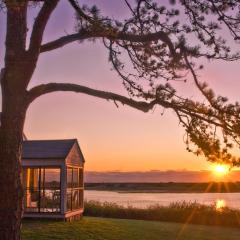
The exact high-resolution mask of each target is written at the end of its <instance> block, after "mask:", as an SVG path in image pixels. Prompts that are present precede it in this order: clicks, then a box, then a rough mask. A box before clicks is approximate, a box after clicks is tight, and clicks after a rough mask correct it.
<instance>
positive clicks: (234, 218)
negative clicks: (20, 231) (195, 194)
mask: <svg viewBox="0 0 240 240" xmlns="http://www.w3.org/2000/svg"><path fill="white" fill-rule="evenodd" d="M84 214H85V215H86V216H93V217H107V218H122V219H137V220H151V221H167V222H179V223H185V222H188V223H192V224H202V225H211V226H225V227H240V211H239V210H234V209H229V208H221V209H218V210H217V209H216V207H215V206H205V205H201V204H197V203H188V202H179V203H172V204H170V205H169V206H161V205H154V206H151V207H149V208H147V209H141V208H135V207H131V206H129V207H127V208H126V207H123V206H119V205H117V204H115V203H109V202H105V203H100V202H96V201H89V202H86V203H85V212H84Z"/></svg>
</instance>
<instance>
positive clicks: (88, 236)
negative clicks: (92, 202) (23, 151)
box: [22, 217, 240, 240]
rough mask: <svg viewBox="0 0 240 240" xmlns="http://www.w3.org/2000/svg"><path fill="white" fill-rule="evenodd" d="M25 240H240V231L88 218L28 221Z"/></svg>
mask: <svg viewBox="0 0 240 240" xmlns="http://www.w3.org/2000/svg"><path fill="white" fill-rule="evenodd" d="M22 236H23V240H45V239H57V240H61V239H64V240H69V239H71V240H128V239H129V240H159V239H161V240H176V239H178V240H183V239H184V240H190V239H192V240H239V239H240V229H239V228H223V227H208V226H202V225H188V226H185V227H184V225H183V224H179V223H167V222H151V221H141V220H122V219H110V218H109V219H107V218H95V217H84V218H83V219H82V220H80V221H76V222H72V223H68V222H54V221H24V223H23V230H22Z"/></svg>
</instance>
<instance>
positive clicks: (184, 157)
mask: <svg viewBox="0 0 240 240" xmlns="http://www.w3.org/2000/svg"><path fill="white" fill-rule="evenodd" d="M82 2H83V1H82ZM85 2H87V3H89V4H91V3H96V4H97V5H98V6H99V8H101V9H103V10H104V11H103V12H104V13H106V14H108V15H110V16H114V17H117V16H121V17H124V16H127V13H128V12H127V11H126V9H125V8H124V5H123V1H109V0H98V1H96V0H95V1H93V0H91V1H90V0H88V1H85ZM34 12H36V9H35V10H32V12H31V14H30V16H29V19H30V22H31V19H32V17H33V16H34ZM5 17H6V16H5V14H4V13H0V22H1V30H0V47H1V49H4V36H5V30H4V28H5ZM3 26H4V28H3ZM73 31H74V14H73V11H72V10H71V8H70V7H69V5H68V3H67V1H61V2H60V4H59V6H58V7H57V9H56V10H55V12H54V14H53V15H52V17H51V20H50V22H49V24H48V26H47V30H46V33H45V36H44V41H48V40H53V39H55V38H57V37H58V36H62V35H64V34H66V33H69V34H70V33H72V32H73ZM0 54H1V55H0V66H1V67H2V66H3V51H1V52H0ZM239 72H240V70H239V63H226V62H220V61H217V62H214V63H207V64H205V69H204V70H203V71H202V73H201V79H202V80H204V81H207V82H209V84H210V86H212V87H213V88H214V89H215V91H216V93H218V94H222V95H226V96H228V97H229V98H230V99H232V100H239V88H240V83H239V79H238V78H239V77H238V76H239ZM47 82H72V83H79V84H81V85H86V86H90V87H93V88H96V89H101V90H112V91H114V92H117V93H122V94H125V91H124V89H123V87H122V85H121V80H120V79H119V77H118V76H117V74H116V73H115V72H113V71H111V65H110V64H109V63H108V57H107V51H106V50H105V49H104V48H103V47H102V45H101V43H100V42H96V43H95V44H94V43H92V42H85V43H83V44H78V43H74V44H71V45H68V46H66V47H64V48H62V49H59V50H56V51H53V52H50V53H44V54H42V56H41V57H40V60H39V63H38V66H37V69H36V72H35V74H34V77H33V79H32V82H31V85H30V86H33V85H36V84H40V83H47ZM178 84H179V86H178V88H179V89H180V90H182V91H183V93H184V94H186V95H189V96H193V95H196V94H197V92H196V90H193V83H192V81H191V80H190V81H189V82H188V83H187V84H184V83H178ZM161 112H162V110H161V109H160V108H157V109H155V111H154V112H150V113H147V114H144V113H142V112H138V111H137V110H134V109H131V108H129V107H122V106H120V107H119V108H116V106H115V105H114V104H113V103H112V102H107V101H104V100H100V99H97V98H93V97H90V96H85V95H82V94H74V93H55V94H51V95H46V96H44V97H41V98H39V99H38V100H36V101H35V102H34V103H33V104H32V105H31V107H30V109H29V111H28V114H27V119H26V124H25V133H26V135H27V137H28V138H29V139H62V138H77V139H78V140H79V143H80V145H81V148H82V151H83V153H84V155H85V158H86V169H87V170H92V171H110V170H122V171H138V170H140V171H148V170H153V169H156V170H167V169H174V170H179V169H189V170H199V169H208V168H209V163H207V162H206V161H205V160H204V158H202V157H196V156H194V155H192V154H191V153H188V152H186V151H185V145H184V144H183V141H182V138H183V133H184V132H183V130H182V129H181V127H179V126H178V122H177V119H176V118H175V116H174V114H173V113H172V112H171V111H166V112H165V114H164V116H161V114H160V113H161Z"/></svg>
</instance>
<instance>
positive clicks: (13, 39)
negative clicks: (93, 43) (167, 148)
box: [0, 0, 240, 240]
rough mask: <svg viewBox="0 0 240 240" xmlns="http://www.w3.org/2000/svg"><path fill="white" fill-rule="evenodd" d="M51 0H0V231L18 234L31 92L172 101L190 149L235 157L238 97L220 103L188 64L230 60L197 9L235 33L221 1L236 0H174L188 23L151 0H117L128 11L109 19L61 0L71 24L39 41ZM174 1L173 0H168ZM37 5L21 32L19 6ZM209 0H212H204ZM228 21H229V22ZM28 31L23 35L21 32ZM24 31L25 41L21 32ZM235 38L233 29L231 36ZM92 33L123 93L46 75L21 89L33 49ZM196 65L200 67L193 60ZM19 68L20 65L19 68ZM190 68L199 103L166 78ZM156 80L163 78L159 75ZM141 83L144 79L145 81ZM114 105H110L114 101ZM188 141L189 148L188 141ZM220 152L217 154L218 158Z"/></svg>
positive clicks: (149, 103)
mask: <svg viewBox="0 0 240 240" xmlns="http://www.w3.org/2000/svg"><path fill="white" fill-rule="evenodd" d="M58 2H59V0H35V1H34V0H33V1H29V0H4V1H2V3H1V5H0V6H1V8H2V9H3V10H4V11H6V17H7V31H6V49H5V66H4V67H3V68H2V70H1V75H0V80H1V89H2V114H1V127H0V193H1V196H0V239H2V240H5V239H6V240H9V239H11V240H15V239H20V226H21V216H22V199H23V189H22V184H21V152H22V133H23V127H24V121H25V115H26V112H27V109H28V107H29V105H30V104H31V103H32V102H33V101H34V100H35V99H36V98H38V97H40V96H42V95H44V94H47V93H51V92H56V91H72V92H78V93H83V94H88V95H91V96H94V97H98V98H101V99H106V100H111V101H114V102H115V103H116V105H117V103H121V104H123V105H128V106H130V107H133V108H135V109H137V110H140V111H143V112H147V111H149V110H150V109H152V108H153V107H154V106H155V105H159V106H162V107H163V108H169V109H172V110H173V111H174V112H175V113H176V115H177V117H178V118H179V121H180V123H181V124H182V125H183V127H184V128H185V129H186V134H187V138H186V143H187V144H188V145H189V144H190V143H193V144H194V145H195V146H196V147H197V149H196V150H194V151H195V152H196V153H197V154H199V153H203V154H204V155H205V156H206V157H207V158H208V159H209V160H210V161H219V159H221V161H225V162H228V163H230V164H231V165H236V164H238V163H239V160H238V159H235V158H234V157H233V156H232V155H231V154H230V153H228V148H230V147H231V143H229V142H228V139H229V137H230V139H231V140H232V141H235V142H238V137H239V112H240V107H239V104H228V103H227V102H226V99H225V98H223V97H215V96H214V94H213V92H212V90H211V89H209V87H208V86H207V84H205V83H200V82H199V80H198V77H197V74H196V71H197V69H199V66H198V67H197V65H196V64H194V63H193V62H192V59H197V58H200V57H206V58H211V59H224V60H237V59H239V54H238V53H236V54H231V53H230V49H229V47H228V46H227V45H226V43H225V42H224V41H223V39H221V38H217V37H216V34H217V30H218V24H217V23H216V22H212V23H211V24H208V23H202V22H204V21H203V19H201V17H200V16H201V14H199V11H200V10H198V7H201V13H202V14H211V15H213V16H216V15H217V16H219V18H220V19H219V20H218V21H223V22H224V24H225V25H226V26H227V27H228V28H229V30H230V32H231V33H232V34H233V33H236V34H238V33H239V32H238V31H239V28H238V27H239V16H238V15H237V14H236V18H233V19H232V18H230V17H229V15H227V12H228V11H229V8H231V7H236V6H239V3H238V1H233V0H232V1H230V0H229V1H227V0H226V1H217V0H215V1H200V0H197V1H183V0H181V1H180V4H181V5H182V7H183V9H184V11H185V14H186V15H187V16H188V18H189V23H188V24H185V23H183V24H180V21H179V19H178V15H179V10H178V9H177V8H174V7H173V6H170V5H166V6H162V5H160V6H159V5H158V4H156V3H154V2H153V1H151V0H138V1H136V5H135V7H134V6H133V5H132V4H131V3H130V2H129V1H127V0H124V2H125V4H126V7H127V8H128V9H129V11H130V13H131V16H130V17H129V19H126V20H125V21H121V22H120V21H117V20H114V19H111V18H109V17H107V16H102V15H101V13H100V11H99V9H98V8H97V7H96V6H92V7H89V6H80V5H79V4H78V2H77V1H74V0H68V3H69V7H72V8H73V9H74V11H75V12H76V32H74V33H72V34H70V35H66V36H63V37H60V38H59V39H56V40H53V41H51V42H48V43H43V34H44V30H45V27H46V25H47V23H48V21H49V18H50V16H51V14H52V12H53V11H54V10H55V8H56V7H57V4H58ZM170 2H171V3H174V1H170ZM33 4H34V6H35V5H36V7H37V8H39V12H38V15H37V17H36V19H35V20H34V24H33V27H32V29H31V31H30V33H28V30H27V11H28V10H29V6H30V5H33ZM211 4H212V5H211ZM234 21H235V22H236V23H234ZM194 33H196V35H197V40H198V42H199V43H200V46H198V45H197V44H196V45H192V46H190V45H189V44H188V41H187V39H188V38H187V36H188V35H191V34H194ZM29 34H30V35H29ZM28 36H29V37H30V42H29V45H28V46H26V40H27V37H28ZM234 37H235V38H236V40H238V37H236V36H234ZM95 39H100V40H101V41H102V42H103V44H104V46H105V47H106V49H107V50H108V51H109V61H110V62H111V64H112V66H113V68H114V69H115V71H116V72H117V73H118V74H119V76H120V79H121V80H122V82H123V85H124V86H125V88H126V91H127V92H128V93H129V94H130V97H126V96H122V95H119V94H116V93H112V92H105V91H101V90H96V89H91V88H88V87H86V86H81V85H77V84H71V83H48V84H41V85H39V86H36V87H33V88H32V89H28V85H29V82H30V81H31V77H32V75H33V73H34V71H35V68H36V64H37V62H38V58H39V56H40V54H43V53H47V52H49V51H53V50H57V49H59V48H60V47H63V46H65V45H67V44H70V43H72V42H75V41H79V42H80V43H82V42H83V41H84V40H95ZM122 55H125V56H128V58H129V63H131V64H132V72H131V73H130V72H129V73H127V74H126V73H125V72H126V71H124V68H125V65H126V64H127V63H124V62H123V60H121V56H122ZM200 68H201V67H200ZM23 69H24V71H23ZM187 71H190V73H191V74H192V77H193V78H194V81H195V83H196V86H197V87H198V88H199V90H200V91H201V93H202V94H203V96H204V97H205V98H206V99H207V100H208V103H207V104H204V103H201V102H197V101H194V100H192V99H188V98H184V97H181V96H178V94H177V92H176V90H175V89H174V88H173V87H172V86H171V84H170V83H169V82H170V81H172V80H179V81H181V80H182V81H185V73H186V72H187ZM159 81H162V82H163V81H165V83H164V82H163V83H162V82H159ZM146 83H147V84H146ZM117 106H118V105H117ZM215 128H218V129H220V130H219V131H221V132H222V133H223V136H224V138H223V140H224V144H225V147H224V148H221V144H220V140H219V139H218V138H217V137H216V134H215V132H216V131H215ZM189 149H190V148H189ZM220 157H221V158H220Z"/></svg>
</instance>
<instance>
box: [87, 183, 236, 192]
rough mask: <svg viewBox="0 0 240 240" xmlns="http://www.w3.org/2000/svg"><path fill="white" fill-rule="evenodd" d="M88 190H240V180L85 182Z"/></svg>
mask: <svg viewBox="0 0 240 240" xmlns="http://www.w3.org/2000/svg"><path fill="white" fill-rule="evenodd" d="M85 189H86V190H101V191H117V192H151V193H153V192H156V193H204V192H210V193H219V192H220V193H227V192H240V182H210V183H175V182H169V183H85Z"/></svg>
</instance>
